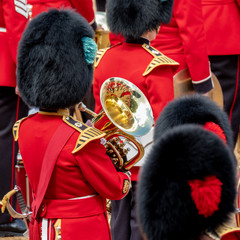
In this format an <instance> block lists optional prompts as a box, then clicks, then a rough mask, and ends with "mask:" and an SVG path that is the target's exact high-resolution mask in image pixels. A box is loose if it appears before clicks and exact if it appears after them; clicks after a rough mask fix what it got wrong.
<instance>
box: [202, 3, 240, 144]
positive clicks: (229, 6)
mask: <svg viewBox="0 0 240 240" xmlns="http://www.w3.org/2000/svg"><path fill="white" fill-rule="evenodd" d="M202 7H203V18H204V27H205V30H206V37H207V51H208V55H209V59H210V62H211V69H212V71H213V73H215V75H216V76H217V78H218V80H219V83H220V85H221V87H222V91H223V99H224V110H225V111H226V112H227V113H228V115H229V121H230V122H231V127H232V130H233V140H234V143H236V141H237V136H238V134H239V125H240V111H239V109H240V45H239V41H240V31H239V25H240V1H239V0H236V1H234V0H230V1H228V0H211V1H209V0H202ZM220 16H221V17H220Z"/></svg>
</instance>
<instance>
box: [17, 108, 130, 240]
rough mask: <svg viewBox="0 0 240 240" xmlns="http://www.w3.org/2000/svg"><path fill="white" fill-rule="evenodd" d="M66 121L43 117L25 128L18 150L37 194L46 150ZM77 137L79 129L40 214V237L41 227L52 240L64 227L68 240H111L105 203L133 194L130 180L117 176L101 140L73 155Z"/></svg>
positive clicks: (38, 116) (65, 151) (27, 122)
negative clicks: (58, 227) (130, 192)
mask: <svg viewBox="0 0 240 240" xmlns="http://www.w3.org/2000/svg"><path fill="white" fill-rule="evenodd" d="M62 122H63V120H62V116H58V115H48V114H46V113H45V114H42V112H40V113H37V114H35V115H30V116H29V117H28V118H27V119H25V120H23V121H22V122H21V124H20V127H19V138H18V142H19V148H20V152H21V155H22V158H23V162H24V166H25V168H26V172H27V175H28V178H29V182H30V184H31V187H32V189H33V193H34V194H35V193H36V191H37V188H38V184H39V176H40V169H41V166H42V160H43V156H44V153H45V150H46V147H47V145H48V143H49V141H50V139H51V137H52V135H53V133H54V132H55V130H56V129H57V128H58V126H60V124H62ZM80 134H81V133H80ZM78 137H79V131H77V130H76V131H75V132H74V133H73V135H72V136H71V137H70V139H69V140H68V142H67V143H66V145H65V146H64V147H63V149H62V151H61V152H60V154H59V157H58V159H57V162H56V165H55V168H54V170H53V173H52V176H51V179H50V183H49V185H48V188H47V191H46V194H45V197H44V203H45V206H46V207H44V208H43V209H41V211H42V212H40V216H41V220H40V222H39V232H41V231H40V227H41V226H42V228H43V229H45V230H44V233H45V235H46V234H47V235H48V236H51V237H49V238H46V239H55V238H54V237H56V235H55V234H58V229H57V226H60V228H61V229H60V230H61V231H60V234H61V237H62V239H65V240H70V239H71V240H72V239H76V240H77V239H79V240H80V239H89V240H91V239H102V240H106V239H111V237H110V230H109V225H108V219H107V214H106V198H108V199H114V200H115V199H121V198H123V197H124V196H125V195H126V194H127V192H128V190H129V186H128V185H126V181H127V182H128V183H129V177H128V175H127V174H125V173H122V172H117V171H116V169H115V167H114V165H113V164H112V162H111V160H110V158H109V157H108V156H107V155H106V154H105V152H106V151H105V147H104V146H103V145H102V144H100V139H96V140H92V141H90V142H89V143H88V144H87V145H85V146H84V147H83V148H82V149H80V150H79V151H77V152H76V153H74V154H73V153H72V151H73V149H74V148H75V145H76V142H77V139H78ZM46 219H47V220H46ZM30 227H31V228H30V236H31V231H33V226H32V225H30ZM54 235H55V236H54ZM44 239H45V238H44Z"/></svg>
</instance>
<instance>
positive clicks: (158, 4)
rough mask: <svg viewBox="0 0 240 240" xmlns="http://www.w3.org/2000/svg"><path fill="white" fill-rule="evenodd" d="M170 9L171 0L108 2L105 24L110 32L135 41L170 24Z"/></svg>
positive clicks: (120, 0) (122, 0)
mask: <svg viewBox="0 0 240 240" xmlns="http://www.w3.org/2000/svg"><path fill="white" fill-rule="evenodd" d="M172 7H173V0H167V1H165V0H108V1H107V4H106V16H107V24H108V26H109V28H110V31H111V32H113V33H115V34H121V35H122V36H124V37H125V38H133V39H136V38H139V37H140V36H141V35H142V34H143V33H144V32H146V31H148V30H154V29H157V27H159V26H160V24H161V23H168V22H170V20H171V16H172Z"/></svg>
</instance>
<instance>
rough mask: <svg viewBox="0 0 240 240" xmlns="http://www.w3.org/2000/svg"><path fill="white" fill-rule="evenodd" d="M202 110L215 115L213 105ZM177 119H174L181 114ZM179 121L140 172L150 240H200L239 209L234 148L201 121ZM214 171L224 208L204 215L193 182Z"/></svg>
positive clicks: (142, 213)
mask: <svg viewBox="0 0 240 240" xmlns="http://www.w3.org/2000/svg"><path fill="white" fill-rule="evenodd" d="M196 100H198V98H194V99H193V102H196ZM179 101H181V100H177V102H176V103H179ZM203 101H205V100H203ZM186 104H187V102H186ZM173 105H174V103H173V104H172V106H173ZM190 106H191V104H190ZM199 107H200V106H196V108H198V109H199ZM210 108H211V106H210ZM202 110H203V112H205V113H208V116H205V117H208V118H210V119H211V118H213V119H214V120H215V119H216V118H214V116H215V115H214V114H210V113H211V111H210V110H208V109H202ZM176 114H181V115H186V116H189V115H190V116H192V118H195V115H194V114H193V113H191V109H189V111H188V108H186V109H182V112H181V109H178V111H177V113H176ZM199 115H200V113H199ZM168 116H169V115H168ZM217 116H218V115H217ZM199 117H200V116H199ZM218 117H219V116H218ZM200 118H201V117H200ZM174 119H175V121H173V123H175V122H176V121H177V117H174ZM190 119H191V118H190ZM165 120H166V119H165ZM202 121H204V118H203V119H202ZM165 125H166V124H165ZM176 125H179V126H176V127H173V128H172V129H169V127H168V130H167V131H164V133H163V134H161V135H160V136H158V138H157V139H156V141H155V142H154V145H153V148H152V151H151V153H150V155H149V156H148V160H147V161H146V164H145V165H144V166H143V168H142V172H141V175H140V180H139V186H138V193H137V197H138V206H137V209H138V217H139V222H140V226H141V229H142V231H143V232H144V233H145V234H146V236H147V239H148V240H156V239H161V240H176V239H183V240H197V239H199V236H200V235H201V233H203V232H205V231H214V230H215V229H216V228H217V227H218V226H219V225H220V224H222V223H223V222H225V221H226V220H228V217H229V214H230V213H232V212H234V200H235V189H236V184H235V178H236V176H235V168H236V166H235V162H236V161H235V159H234V155H233V152H232V151H231V150H230V148H229V147H228V145H227V144H225V143H224V142H223V141H222V140H221V139H220V138H219V137H218V136H217V135H215V134H214V133H212V132H210V131H208V130H205V129H204V128H203V127H202V126H199V125H198V124H183V125H180V123H179V124H176ZM159 133H160V132H158V134H159ZM211 175H214V176H216V177H217V178H218V179H219V180H220V181H221V183H222V191H221V200H220V204H219V206H218V207H219V209H218V210H217V211H215V212H214V213H213V215H212V216H209V217H206V218H205V217H204V216H203V215H200V214H199V213H198V210H197V208H196V206H195V204H194V201H193V199H192V197H191V188H190V186H189V184H188V181H189V180H194V179H200V180H202V179H204V178H205V177H206V176H211Z"/></svg>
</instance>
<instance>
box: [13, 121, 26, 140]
mask: <svg viewBox="0 0 240 240" xmlns="http://www.w3.org/2000/svg"><path fill="white" fill-rule="evenodd" d="M26 118H27V117H24V118H22V119H20V120H18V121H17V122H15V124H14V125H13V129H12V132H13V137H14V140H15V141H17V140H18V132H19V127H20V124H21V123H22V122H23V120H25V119H26Z"/></svg>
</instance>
